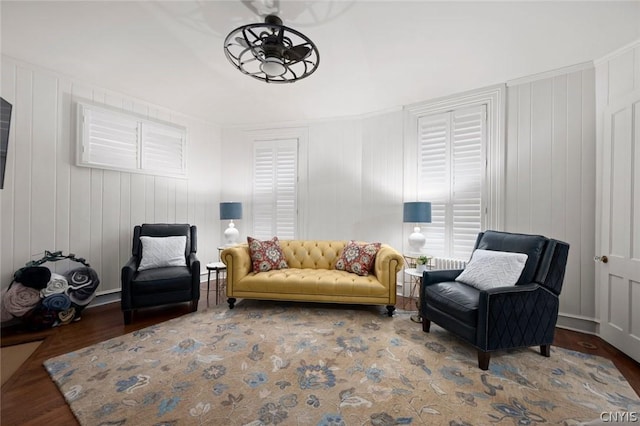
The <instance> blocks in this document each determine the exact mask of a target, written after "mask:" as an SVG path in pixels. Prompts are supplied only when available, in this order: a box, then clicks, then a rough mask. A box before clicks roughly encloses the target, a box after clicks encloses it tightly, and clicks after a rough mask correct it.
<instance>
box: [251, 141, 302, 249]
mask: <svg viewBox="0 0 640 426" xmlns="http://www.w3.org/2000/svg"><path fill="white" fill-rule="evenodd" d="M253 153H254V155H253V171H254V172H253V173H254V176H253V206H252V207H253V235H254V237H255V238H258V239H270V238H272V237H273V236H277V237H278V238H279V239H294V238H296V235H297V225H298V224H297V211H298V206H297V192H298V191H297V190H298V188H297V186H298V185H297V183H298V139H277V140H256V141H254V150H253Z"/></svg>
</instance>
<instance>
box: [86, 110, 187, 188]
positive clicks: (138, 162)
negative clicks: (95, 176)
mask: <svg viewBox="0 0 640 426" xmlns="http://www.w3.org/2000/svg"><path fill="white" fill-rule="evenodd" d="M94 113H95V114H100V115H103V116H107V117H111V119H113V123H115V122H116V120H117V121H118V122H120V123H122V124H123V125H126V126H129V128H130V130H131V129H133V130H131V131H132V132H133V134H132V135H130V136H133V138H134V139H135V142H132V141H129V145H132V144H135V147H134V148H135V154H131V155H133V156H135V158H126V156H123V158H122V160H123V161H124V160H128V162H129V163H130V164H131V163H133V164H131V165H129V166H123V165H122V164H123V161H119V162H117V164H115V163H113V162H108V161H100V160H99V159H94V158H91V150H92V148H93V147H94V145H92V144H91V136H90V134H89V132H90V127H91V124H92V121H91V120H92V118H91V116H92V114H94ZM160 134H162V136H160V137H168V138H173V141H174V143H173V145H174V146H173V147H174V149H173V150H170V149H167V150H166V152H163V151H162V150H158V149H157V146H158V144H157V140H158V139H157V137H156V136H157V135H160ZM147 135H154V136H147ZM154 142H155V143H154ZM176 144H177V145H179V146H177V147H176ZM154 145H155V146H154ZM176 148H177V149H176ZM149 152H154V154H156V157H157V155H159V156H160V157H164V158H171V157H175V156H176V155H177V156H178V157H179V158H180V159H181V161H180V162H179V163H178V162H176V163H175V164H174V165H173V166H172V169H171V170H168V169H162V168H158V167H153V166H150V165H149V164H154V163H157V161H156V162H154V161H151V159H150V158H149V159H148V158H146V157H147V156H149V154H148V153H149ZM76 165H77V166H80V167H90V168H97V169H104V170H115V171H120V172H128V173H140V174H146V175H154V176H166V177H173V178H186V177H187V129H186V127H183V126H179V125H176V124H173V123H168V122H164V121H160V120H151V119H149V118H146V117H143V116H141V115H138V114H134V113H129V112H125V111H121V110H118V109H115V108H110V107H108V106H104V105H96V104H93V103H89V102H78V103H77V132H76Z"/></svg>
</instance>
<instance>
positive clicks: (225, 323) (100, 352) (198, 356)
mask: <svg viewBox="0 0 640 426" xmlns="http://www.w3.org/2000/svg"><path fill="white" fill-rule="evenodd" d="M409 316H410V314H409V313H403V312H399V313H397V314H396V315H395V317H394V318H388V317H387V316H386V310H385V309H384V308H376V307H353V306H334V305H317V304H302V303H300V304H293V303H292V304H282V303H275V302H258V301H247V300H244V301H241V302H240V303H239V304H238V305H237V306H236V308H235V309H233V310H229V309H228V308H227V307H225V306H218V307H216V308H213V309H210V310H206V311H200V312H197V313H194V314H190V315H186V316H184V317H181V318H177V319H174V320H171V321H168V322H165V323H162V324H158V325H155V326H152V327H149V328H146V329H143V330H140V331H136V332H134V333H131V334H127V335H124V336H121V337H118V338H114V339H111V340H107V341H105V342H102V343H99V344H96V345H93V346H90V347H87V348H84V349H81V350H79V351H76V352H71V353H68V354H65V355H62V356H59V357H56V358H52V359H50V360H47V361H46V362H45V367H46V368H47V370H48V372H49V373H50V375H51V377H52V379H53V380H54V381H55V383H56V384H57V385H58V387H59V388H60V391H61V392H62V393H63V394H64V396H65V398H66V400H67V402H68V404H69V406H70V407H71V410H73V413H74V414H75V416H76V418H77V419H78V420H79V422H80V423H81V424H83V425H125V424H126V425H173V424H184V425H195V424H208V425H276V424H282V425H285V424H293V425H327V426H330V425H368V424H372V425H403V424H414V425H490V424H499V425H503V424H504V425H512V424H518V425H529V424H539V423H550V424H562V425H575V424H579V423H581V422H585V421H590V420H594V419H599V418H600V414H601V413H602V412H621V411H625V412H632V411H634V412H637V411H639V410H640V399H639V398H638V396H637V395H636V394H635V393H634V391H633V390H632V389H631V387H630V386H629V384H628V383H627V382H626V381H625V379H624V378H623V377H622V376H621V374H620V373H619V371H618V370H617V369H616V368H615V367H614V366H613V364H612V363H611V362H610V361H608V360H606V359H603V358H599V357H594V356H590V355H585V354H582V353H578V352H573V351H569V350H564V349H559V348H556V347H553V348H552V351H551V358H545V357H542V356H541V355H539V353H538V352H537V348H531V349H522V350H515V351H509V352H502V353H497V354H494V355H493V356H492V359H491V364H490V370H489V371H486V372H485V371H481V370H479V369H478V367H477V364H476V352H475V351H474V350H473V349H472V348H471V347H470V346H468V345H466V344H464V343H462V342H461V341H459V340H457V339H456V338H455V337H453V336H452V335H451V334H449V333H448V332H446V331H444V330H442V329H441V328H439V327H437V326H435V325H432V327H431V329H432V331H431V333H429V334H427V333H423V332H422V329H421V325H420V324H416V323H414V322H412V321H410V319H409Z"/></svg>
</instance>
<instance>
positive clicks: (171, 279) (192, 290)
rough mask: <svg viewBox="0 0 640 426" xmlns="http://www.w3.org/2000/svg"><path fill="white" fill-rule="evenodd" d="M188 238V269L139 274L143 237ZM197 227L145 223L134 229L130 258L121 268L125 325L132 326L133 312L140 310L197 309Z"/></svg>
mask: <svg viewBox="0 0 640 426" xmlns="http://www.w3.org/2000/svg"><path fill="white" fill-rule="evenodd" d="M183 235H184V236H186V237H187V239H186V247H185V253H184V255H185V259H186V265H187V266H168V267H162V268H154V269H146V270H142V271H139V270H138V267H139V266H140V260H141V259H142V242H141V240H140V237H141V236H149V237H170V236H183ZM197 248H198V239H197V228H196V227H195V226H190V225H188V224H144V225H142V226H140V225H137V226H136V227H135V228H134V229H133V248H132V251H131V258H130V259H129V261H128V262H127V263H126V265H124V267H123V268H122V275H121V281H122V299H121V306H122V312H123V315H124V323H125V324H130V323H131V319H132V316H133V311H134V310H136V309H138V308H146V307H151V306H159V305H166V304H172V303H181V302H191V311H192V312H195V311H196V310H197V309H198V301H199V300H200V261H199V260H198V258H197V256H196V251H197Z"/></svg>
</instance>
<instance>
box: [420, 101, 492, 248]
mask: <svg viewBox="0 0 640 426" xmlns="http://www.w3.org/2000/svg"><path fill="white" fill-rule="evenodd" d="M485 139H486V114H485V106H484V105H481V106H476V107H471V108H463V109H458V110H455V111H450V112H446V113H442V114H436V115H431V116H424V117H420V118H419V120H418V199H420V200H425V201H431V208H432V213H431V216H432V222H431V224H428V225H426V226H425V228H424V229H425V231H426V232H425V234H426V237H427V243H426V245H425V251H426V252H427V253H429V254H431V255H434V256H439V257H448V258H455V259H464V260H468V259H469V257H470V255H471V251H472V250H473V245H474V243H475V239H476V237H477V235H478V232H480V230H481V227H482V211H483V201H482V194H483V182H484V178H483V176H484V171H485V164H486V161H485V154H484V152H485V150H484V145H485Z"/></svg>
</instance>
